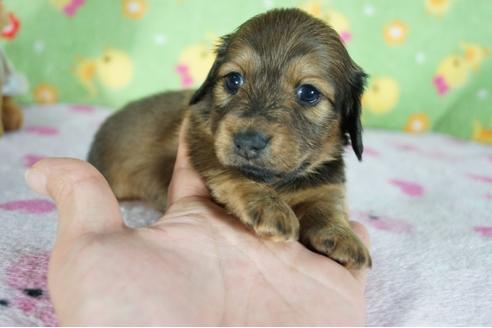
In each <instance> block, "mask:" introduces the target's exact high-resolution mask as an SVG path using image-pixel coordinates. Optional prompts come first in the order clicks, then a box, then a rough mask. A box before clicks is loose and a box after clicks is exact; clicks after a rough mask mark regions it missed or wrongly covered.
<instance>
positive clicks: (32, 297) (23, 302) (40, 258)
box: [0, 252, 57, 326]
mask: <svg viewBox="0 0 492 328" xmlns="http://www.w3.org/2000/svg"><path fill="white" fill-rule="evenodd" d="M48 260H49V253H48V252H37V253H30V254H24V255H21V256H20V257H19V258H17V259H16V260H14V261H12V262H11V263H10V264H9V265H8V266H7V268H6V271H5V278H4V279H5V283H6V285H7V286H8V287H10V288H12V289H13V290H14V291H13V292H12V293H11V296H9V298H1V299H0V305H2V306H3V307H14V308H16V309H18V310H20V311H22V312H23V313H24V314H25V315H26V316H29V317H32V318H35V319H37V320H40V321H41V322H42V324H43V325H46V326H56V324H57V321H56V318H55V315H54V310H53V306H52V305H51V302H50V299H49V295H48V289H47V287H48V286H47V284H48V283H47V274H48Z"/></svg>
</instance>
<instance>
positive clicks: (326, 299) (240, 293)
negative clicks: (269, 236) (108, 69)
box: [27, 140, 368, 326]
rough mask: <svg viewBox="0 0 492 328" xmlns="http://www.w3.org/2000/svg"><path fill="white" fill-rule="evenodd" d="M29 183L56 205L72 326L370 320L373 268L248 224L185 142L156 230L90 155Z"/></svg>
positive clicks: (38, 170)
mask: <svg viewBox="0 0 492 328" xmlns="http://www.w3.org/2000/svg"><path fill="white" fill-rule="evenodd" d="M27 181H28V183H29V185H30V186H31V188H32V189H33V190H35V191H37V192H39V193H40V194H43V195H47V196H49V197H51V198H52V199H53V200H54V202H55V203H56V205H57V208H58V214H59V226H58V236H57V240H56V243H55V245H54V249H53V252H52V255H51V259H50V265H49V273H48V286H49V292H50V295H51V299H52V302H53V305H54V307H55V309H56V313H57V315H58V319H59V321H60V323H61V324H63V325H77V326H81V325H113V326H116V325H363V324H364V313H365V305H364V297H363V292H364V285H365V277H366V273H367V272H366V270H365V269H364V270H362V271H348V270H347V269H345V268H344V267H343V266H341V265H339V264H338V263H336V262H334V261H333V260H331V259H329V258H327V257H325V256H322V255H318V254H315V253H313V252H311V251H309V250H307V249H306V248H305V247H304V246H302V245H301V244H300V243H298V242H272V241H268V240H264V239H260V238H258V237H257V236H255V235H254V234H252V233H250V232H249V231H248V230H247V229H246V228H244V227H243V226H242V225H241V224H240V223H238V221H237V219H235V218H234V217H231V216H230V215H228V214H227V213H226V212H225V211H224V210H223V209H222V208H221V207H219V206H218V205H216V204H215V203H214V202H213V201H212V200H211V199H210V198H209V194H208V191H207V188H206V187H205V185H204V184H203V182H202V180H201V179H200V177H199V175H198V174H197V172H196V171H194V170H193V169H192V168H191V167H190V165H189V162H188V160H187V156H186V147H185V144H184V143H183V142H182V140H181V141H180V147H179V150H178V157H177V162H176V165H175V169H174V174H173V180H172V182H171V184H170V187H169V196H168V210H167V212H166V214H165V215H164V216H163V217H162V218H161V219H160V220H159V221H158V222H156V223H155V224H153V225H152V226H149V227H145V228H140V229H130V228H127V227H125V226H124V224H123V220H122V216H121V213H120V210H119V207H118V203H117V201H116V199H115V197H114V195H113V193H112V192H111V190H110V187H109V185H108V184H107V182H106V181H105V180H104V178H103V177H102V175H101V174H100V173H99V172H98V171H97V170H96V169H95V168H94V167H92V166H91V165H90V164H88V163H86V162H83V161H80V160H75V159H45V160H42V161H40V162H38V163H37V164H35V165H34V167H33V168H32V169H31V170H30V171H29V172H28V174H27ZM352 228H353V229H354V231H355V232H356V233H357V235H358V236H359V238H361V239H362V240H363V241H364V242H365V243H366V244H367V243H368V236H367V232H366V230H365V228H364V227H363V226H362V225H360V224H357V223H353V224H352Z"/></svg>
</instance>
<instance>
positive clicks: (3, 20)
mask: <svg viewBox="0 0 492 328" xmlns="http://www.w3.org/2000/svg"><path fill="white" fill-rule="evenodd" d="M20 25H21V24H20V21H19V19H18V18H17V16H15V14H14V13H13V12H9V11H7V10H6V9H5V7H4V5H3V2H1V1H0V29H1V33H0V38H2V39H5V40H12V39H14V38H15V36H16V35H17V33H18V32H19V29H20Z"/></svg>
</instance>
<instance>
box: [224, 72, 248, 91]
mask: <svg viewBox="0 0 492 328" xmlns="http://www.w3.org/2000/svg"><path fill="white" fill-rule="evenodd" d="M243 83H244V78H243V76H242V75H241V74H239V73H236V72H232V73H229V74H227V75H226V76H225V80H224V85H225V88H226V89H227V91H229V93H230V94H236V92H237V90H239V88H240V87H241V86H242V85H243Z"/></svg>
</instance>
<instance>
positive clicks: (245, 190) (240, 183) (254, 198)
mask: <svg viewBox="0 0 492 328" xmlns="http://www.w3.org/2000/svg"><path fill="white" fill-rule="evenodd" d="M207 182H208V183H207V184H208V186H209V188H210V189H211V192H212V195H213V196H214V198H215V199H216V201H218V202H219V203H222V204H224V205H225V207H226V208H227V209H228V210H229V211H230V212H232V214H234V215H235V216H237V217H238V218H239V220H240V221H241V222H242V223H244V224H245V225H247V226H249V227H251V228H252V229H253V230H254V231H255V232H256V233H257V234H258V235H259V236H262V237H267V238H270V239H272V240H277V241H280V240H297V239H298V236H299V220H298V219H297V217H296V215H295V213H294V212H293V211H292V209H291V208H290V207H289V206H288V205H287V203H285V201H283V200H282V199H280V197H279V196H278V195H277V193H276V191H275V190H273V189H271V188H270V187H268V186H266V185H262V184H259V183H255V182H254V181H251V180H249V179H246V178H243V177H241V176H236V175H234V174H232V173H229V172H223V173H222V174H219V175H214V177H212V178H208V179H207Z"/></svg>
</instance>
